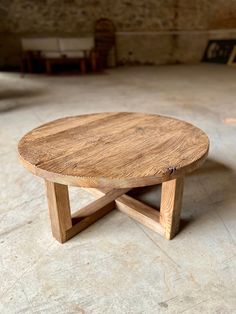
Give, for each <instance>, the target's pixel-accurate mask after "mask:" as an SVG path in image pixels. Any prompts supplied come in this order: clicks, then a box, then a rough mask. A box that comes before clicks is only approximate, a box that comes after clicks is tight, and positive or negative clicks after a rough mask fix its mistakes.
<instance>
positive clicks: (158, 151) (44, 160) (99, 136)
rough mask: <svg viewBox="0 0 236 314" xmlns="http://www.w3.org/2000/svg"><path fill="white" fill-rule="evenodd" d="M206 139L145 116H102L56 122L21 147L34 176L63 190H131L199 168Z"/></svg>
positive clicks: (184, 127) (180, 124)
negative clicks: (86, 188)
mask: <svg viewBox="0 0 236 314" xmlns="http://www.w3.org/2000/svg"><path fill="white" fill-rule="evenodd" d="M208 148H209V141H208V137H207V135H206V134H205V133H204V132H203V131H201V130H200V129H198V128H196V127H195V126H193V125H191V124H189V123H186V122H184V121H180V120H176V119H173V118H168V117H163V116H158V115H149V114H144V113H126V112H123V113H100V114H90V115H83V116H75V117H68V118H63V119H59V120H56V121H53V122H50V123H47V124H45V125H43V126H41V127H38V128H36V129H34V130H33V131H31V132H29V133H28V134H27V135H25V136H24V137H23V138H22V139H21V141H20V143H19V155H20V159H21V161H22V162H23V164H24V165H25V166H26V168H27V169H29V170H30V171H31V172H33V173H34V174H36V175H38V176H41V177H44V178H45V179H47V180H49V181H53V182H57V183H61V184H66V185H75V186H82V187H98V188H104V187H110V188H132V187H138V186H146V185H152V184H157V183H161V182H164V181H167V180H171V179H174V178H176V177H178V176H183V175H184V174H186V173H187V172H190V171H193V170H194V169H196V168H197V167H199V166H200V165H201V164H202V163H203V161H204V160H205V159H206V157H207V154H208Z"/></svg>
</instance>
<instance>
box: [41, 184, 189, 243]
mask: <svg viewBox="0 0 236 314" xmlns="http://www.w3.org/2000/svg"><path fill="white" fill-rule="evenodd" d="M46 189H47V198H48V207H49V212H50V219H51V226H52V234H53V236H54V237H55V238H56V239H57V240H58V241H59V242H61V243H64V242H65V241H67V240H69V239H70V238H72V237H73V236H75V235H76V234H77V233H79V232H81V231H82V230H84V229H86V228H87V227H88V226H90V225H91V224H93V223H94V222H95V221H97V220H98V219H100V218H102V217H103V216H104V215H106V214H107V213H109V212H110V211H111V210H113V209H114V208H117V209H119V210H120V211H122V212H124V213H125V214H127V215H128V216H130V217H131V218H133V219H135V220H136V221H138V222H139V223H141V224H143V225H144V226H146V227H148V228H150V229H152V230H154V231H155V232H157V233H159V234H161V235H163V236H165V237H166V239H169V240H170V239H172V238H173V237H174V236H175V235H176V234H177V232H178V230H179V220H180V211H181V203H182V195H183V178H177V179H174V180H171V181H167V182H164V183H162V194H161V207H160V213H159V211H158V210H156V209H154V208H152V207H150V206H148V205H146V204H143V203H142V202H140V201H138V200H136V199H134V198H132V197H130V196H129V195H127V194H125V193H127V192H128V191H129V190H130V189H113V190H109V191H108V190H99V189H91V188H90V189H88V188H84V189H85V190H86V191H88V192H90V193H92V194H93V195H95V196H96V197H98V199H97V200H95V201H94V202H92V203H91V204H89V205H87V206H85V207H83V208H81V209H79V210H77V211H76V212H75V213H74V214H73V215H71V210H70V202H69V193H68V186H67V185H62V184H58V183H53V182H49V181H46Z"/></svg>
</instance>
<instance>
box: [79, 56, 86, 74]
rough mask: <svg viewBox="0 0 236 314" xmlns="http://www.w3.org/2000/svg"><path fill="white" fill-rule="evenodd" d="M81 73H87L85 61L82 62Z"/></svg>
mask: <svg viewBox="0 0 236 314" xmlns="http://www.w3.org/2000/svg"><path fill="white" fill-rule="evenodd" d="M80 71H81V73H82V74H86V73H87V67H86V60H85V59H81V60H80Z"/></svg>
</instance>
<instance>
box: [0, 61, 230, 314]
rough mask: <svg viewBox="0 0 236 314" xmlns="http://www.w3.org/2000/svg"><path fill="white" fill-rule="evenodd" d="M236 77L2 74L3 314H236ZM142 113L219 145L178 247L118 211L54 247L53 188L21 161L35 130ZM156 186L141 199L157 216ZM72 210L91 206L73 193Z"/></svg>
mask: <svg viewBox="0 0 236 314" xmlns="http://www.w3.org/2000/svg"><path fill="white" fill-rule="evenodd" d="M235 82H236V69H235V68H233V67H227V66H224V65H203V64H201V65H191V66H190V65H189V66H187V65H186V66H180V65H178V66H159V67H137V68H136V67H134V68H119V69H114V70H109V71H108V72H107V73H106V74H103V75H88V76H75V75H74V76H69V75H67V76H52V77H48V76H40V75H39V76H37V75H27V76H25V77H24V78H20V77H19V75H18V74H16V73H0V110H1V113H0V145H1V146H0V169H1V170H0V283H1V284H0V313H1V314H5V313H10V314H12V313H27V314H28V313H45V314H48V313H52V314H56V313H62V314H65V313H70V314H72V313H98V314H100V313H108V314H113V313H115V314H124V313H131V314H133V313H135V314H136V313H145V314H149V313H150V314H152V313H189V314H195V313H204V314H205V313H218V314H227V313H236V248H235V244H236V228H235V225H236V173H235V172H236V143H235V140H236V124H233V123H232V124H229V123H226V121H225V119H227V118H236V83H235ZM101 111H142V112H149V113H157V114H164V115H170V116H173V117H177V118H180V119H184V120H186V121H189V122H192V123H194V124H195V125H197V126H198V127H200V128H202V129H203V130H204V131H205V132H206V133H207V134H208V135H209V137H210V141H211V148H210V154H209V158H208V161H207V162H206V163H205V165H204V166H203V167H202V168H201V169H199V170H198V171H197V172H194V173H193V174H192V175H190V176H188V177H187V178H186V181H185V191H184V203H183V210H182V225H181V231H180V233H179V234H178V236H176V238H175V239H173V240H172V241H167V240H165V239H163V238H162V237H161V236H159V235H158V234H155V233H154V232H153V231H150V230H148V229H147V228H145V227H143V226H141V225H139V224H138V223H136V222H135V221H133V220H132V219H131V218H128V217H127V216H126V215H124V214H123V213H121V212H118V211H117V210H114V211H113V212H111V213H110V214H109V215H107V216H106V217H105V218H103V219H101V220H100V221H98V222H97V223H95V224H94V225H92V226H91V227H90V228H88V229H87V230H85V231H84V232H82V233H81V234H79V235H78V236H76V237H74V238H73V239H72V240H70V241H68V242H67V243H65V244H64V245H61V244H59V243H58V242H56V241H55V240H54V239H53V238H52V236H51V231H50V222H49V217H48V211H47V204H46V199H45V194H44V182H43V180H42V179H40V178H37V177H34V176H33V175H32V174H31V173H29V172H27V171H26V170H25V169H24V168H23V166H21V164H20V163H19V161H18V159H17V142H18V140H19V139H20V137H21V136H23V135H24V134H25V133H26V132H27V131H29V130H31V129H32V128H34V127H36V126H38V125H40V124H42V123H45V122H47V121H50V120H52V119H56V118H58V117H64V116H69V115H76V114H82V113H90V112H101ZM158 189H159V187H154V188H148V189H147V191H143V190H141V191H138V193H136V194H137V197H139V198H141V199H144V200H146V202H148V203H152V204H154V205H155V204H156V205H158V202H159V190H158ZM71 199H72V204H73V208H76V207H80V206H83V205H84V204H87V203H88V202H90V201H91V200H92V197H91V196H90V195H88V194H87V193H86V192H84V191H82V190H80V189H78V188H72V189H71Z"/></svg>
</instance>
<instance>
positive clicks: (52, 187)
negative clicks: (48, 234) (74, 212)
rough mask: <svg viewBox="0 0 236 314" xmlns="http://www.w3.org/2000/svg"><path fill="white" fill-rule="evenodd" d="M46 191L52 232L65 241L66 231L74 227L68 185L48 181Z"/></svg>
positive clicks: (58, 238) (60, 240)
mask: <svg viewBox="0 0 236 314" xmlns="http://www.w3.org/2000/svg"><path fill="white" fill-rule="evenodd" d="M46 191H47V199H48V207H49V213H50V219H51V227H52V234H53V236H54V237H55V238H56V239H57V241H59V242H61V243H63V242H65V241H66V240H67V239H66V231H67V230H69V229H70V228H71V227H72V220H71V213H70V203H69V193H68V187H67V185H62V184H58V183H54V182H49V181H46Z"/></svg>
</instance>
